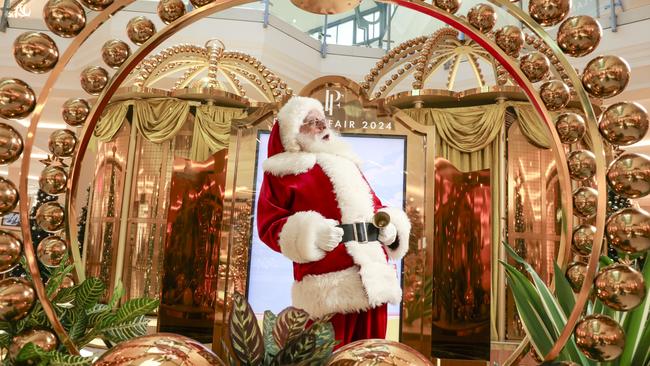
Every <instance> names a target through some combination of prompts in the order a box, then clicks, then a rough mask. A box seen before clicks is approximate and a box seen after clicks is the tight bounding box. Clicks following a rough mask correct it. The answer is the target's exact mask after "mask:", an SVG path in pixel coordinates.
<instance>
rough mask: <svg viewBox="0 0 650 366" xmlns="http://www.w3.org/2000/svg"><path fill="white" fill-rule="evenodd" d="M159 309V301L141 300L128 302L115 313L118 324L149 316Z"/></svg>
mask: <svg viewBox="0 0 650 366" xmlns="http://www.w3.org/2000/svg"><path fill="white" fill-rule="evenodd" d="M157 307H158V300H155V299H147V298H139V299H131V300H128V301H126V302H125V303H124V304H122V306H120V308H119V309H118V310H117V312H116V313H115V316H116V321H117V322H120V323H121V322H125V321H129V320H131V319H135V318H137V317H139V316H141V315H147V314H148V313H150V312H152V311H154V309H156V308H157Z"/></svg>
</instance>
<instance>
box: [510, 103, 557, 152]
mask: <svg viewBox="0 0 650 366" xmlns="http://www.w3.org/2000/svg"><path fill="white" fill-rule="evenodd" d="M506 105H507V106H512V107H513V108H514V110H515V112H516V113H517V119H518V120H519V128H520V129H521V133H522V134H523V135H524V136H526V138H527V139H528V141H529V142H530V143H531V144H533V145H535V146H537V147H540V148H542V149H548V148H550V147H551V144H550V141H551V138H550V137H549V135H548V134H549V132H548V127H546V125H544V123H543V122H542V121H541V120H540V119H539V116H538V115H537V112H536V111H535V109H534V108H533V106H531V105H530V104H528V103H516V102H508V103H506Z"/></svg>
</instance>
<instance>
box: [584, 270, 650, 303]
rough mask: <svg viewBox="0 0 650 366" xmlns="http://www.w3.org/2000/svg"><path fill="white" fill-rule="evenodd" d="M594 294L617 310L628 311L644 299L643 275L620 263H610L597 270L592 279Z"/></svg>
mask: <svg viewBox="0 0 650 366" xmlns="http://www.w3.org/2000/svg"><path fill="white" fill-rule="evenodd" d="M594 288H595V289H596V296H598V298H599V299H600V301H602V302H603V304H605V305H607V306H609V307H610V308H612V309H614V310H618V311H629V310H632V309H634V308H636V307H637V306H639V305H640V304H641V302H643V300H644V299H645V295H646V285H645V281H644V280H643V275H642V274H641V272H639V271H637V270H636V269H634V268H632V267H630V266H628V265H625V264H621V263H615V264H611V265H609V266H607V267H605V268H603V269H601V270H600V272H598V275H597V276H596V279H595V281H594Z"/></svg>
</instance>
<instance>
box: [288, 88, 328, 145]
mask: <svg viewBox="0 0 650 366" xmlns="http://www.w3.org/2000/svg"><path fill="white" fill-rule="evenodd" d="M312 110H317V111H319V112H320V113H321V114H322V115H325V113H324V111H323V104H321V102H320V101H319V100H318V99H314V98H309V97H299V96H295V97H293V98H291V99H289V101H288V102H287V103H286V104H285V105H284V106H283V107H282V108H280V111H279V112H278V123H279V124H280V140H281V141H282V146H283V147H284V150H285V151H288V152H296V151H299V150H300V145H298V142H297V141H296V136H297V135H298V132H299V130H300V125H302V123H303V121H304V119H305V117H307V114H309V112H311V111H312Z"/></svg>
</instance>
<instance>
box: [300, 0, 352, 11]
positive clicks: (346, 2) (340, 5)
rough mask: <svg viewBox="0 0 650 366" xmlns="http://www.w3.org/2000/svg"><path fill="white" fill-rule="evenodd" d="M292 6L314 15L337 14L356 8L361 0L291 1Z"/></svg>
mask: <svg viewBox="0 0 650 366" xmlns="http://www.w3.org/2000/svg"><path fill="white" fill-rule="evenodd" d="M291 2H292V3H293V5H295V6H297V7H299V8H300V9H302V10H305V11H308V12H310V13H314V14H338V13H343V12H346V11H349V10H352V9H354V8H356V7H357V6H358V5H359V3H361V0H291Z"/></svg>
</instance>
